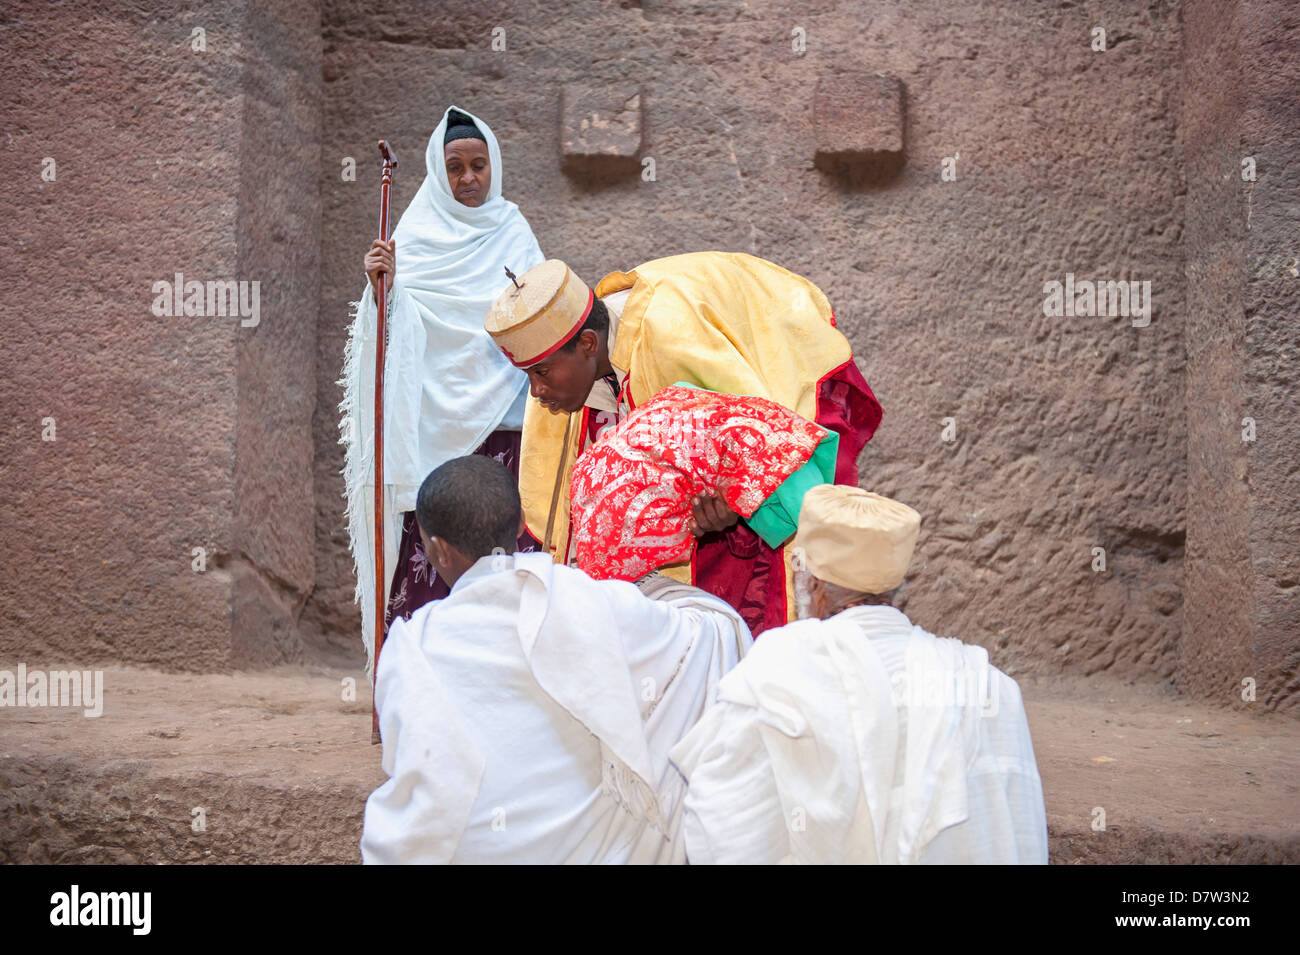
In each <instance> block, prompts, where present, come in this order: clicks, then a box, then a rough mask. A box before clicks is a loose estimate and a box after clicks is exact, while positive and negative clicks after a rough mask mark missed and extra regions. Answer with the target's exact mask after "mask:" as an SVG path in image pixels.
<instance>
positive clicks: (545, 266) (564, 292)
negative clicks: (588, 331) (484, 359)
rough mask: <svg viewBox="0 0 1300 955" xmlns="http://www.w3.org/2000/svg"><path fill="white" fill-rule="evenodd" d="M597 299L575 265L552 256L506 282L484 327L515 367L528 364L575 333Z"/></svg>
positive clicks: (538, 359)
mask: <svg viewBox="0 0 1300 955" xmlns="http://www.w3.org/2000/svg"><path fill="white" fill-rule="evenodd" d="M515 282H518V285H516V284H515ZM594 300H595V299H594V296H593V295H592V291H591V289H590V288H588V287H587V283H585V282H584V281H582V279H580V278H578V276H577V274H576V273H575V272H574V271H573V269H571V268H569V267H568V266H567V265H565V264H564V263H563V262H561V261H560V260H559V259H547V260H546V261H545V262H542V263H541V264H540V265H534V266H533V267H532V268H531V269H529V270H528V271H527V272H525V273H524V274H523V275H520V276H517V277H516V279H515V281H512V282H510V283H509V284H508V285H507V286H506V287H505V291H503V292H502V293H501V294H500V295H498V296H497V300H496V301H495V302H493V303H492V307H491V308H490V309H488V313H487V317H486V318H485V319H484V320H483V327H484V328H485V329H487V333H488V334H489V335H491V336H492V340H493V341H495V342H496V343H497V346H498V347H499V348H500V349H501V350H502V351H503V352H505V355H506V357H507V358H509V359H510V360H511V361H512V362H514V364H515V366H516V367H518V368H527V367H528V366H529V365H535V364H537V363H538V362H539V361H542V360H543V359H544V358H547V357H549V356H550V355H551V354H552V353H553V352H554V351H555V350H556V349H558V348H559V347H560V346H561V345H563V344H564V343H565V342H567V341H568V340H569V339H570V338H572V337H573V335H574V333H575V332H577V330H578V329H580V328H581V327H582V323H583V322H585V321H586V320H587V315H588V314H590V312H591V305H592V302H593V301H594Z"/></svg>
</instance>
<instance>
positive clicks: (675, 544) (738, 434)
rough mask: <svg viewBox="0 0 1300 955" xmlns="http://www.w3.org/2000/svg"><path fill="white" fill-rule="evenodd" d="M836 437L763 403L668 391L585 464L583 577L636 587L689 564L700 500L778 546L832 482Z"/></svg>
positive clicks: (578, 468)
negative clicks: (714, 498) (811, 492)
mask: <svg viewBox="0 0 1300 955" xmlns="http://www.w3.org/2000/svg"><path fill="white" fill-rule="evenodd" d="M838 449H839V435H838V434H836V433H835V432H834V431H830V430H827V429H825V428H822V427H820V426H819V425H816V424H814V423H812V422H811V421H808V420H807V419H805V418H802V417H800V416H799V415H797V414H795V413H794V412H793V411H790V410H789V409H788V408H784V407H782V406H781V405H779V404H777V403H776V402H774V401H770V400H768V399H766V398H757V397H751V396H744V395H724V394H715V393H713V392H710V391H706V390H704V389H700V388H696V387H694V386H691V385H689V384H686V383H678V384H677V385H673V386H672V387H669V388H665V389H664V390H663V391H660V392H659V393H658V394H656V395H655V396H654V397H653V398H651V399H650V400H649V401H647V402H646V403H645V404H643V405H641V406H640V407H638V408H637V409H636V410H635V411H633V412H632V413H631V414H629V415H628V416H627V417H626V418H624V419H623V421H622V422H621V423H620V424H619V425H618V427H616V428H613V429H610V430H608V431H606V432H605V433H604V435H602V436H601V438H600V439H599V440H598V441H597V442H596V443H595V444H594V445H593V446H592V447H590V448H588V449H587V450H586V451H584V452H583V454H582V456H581V457H579V458H578V461H577V463H576V464H575V465H574V470H573V484H572V490H571V504H572V509H573V525H574V537H575V542H576V548H577V560H578V566H579V567H580V568H581V569H582V570H584V571H586V573H587V574H589V575H590V576H591V577H594V578H596V579H598V580H599V579H617V580H636V579H637V578H639V577H642V576H643V575H645V574H647V573H649V572H651V571H653V570H657V569H658V568H660V567H663V566H666V565H669V564H675V563H679V562H681V561H689V560H690V559H691V558H692V556H693V555H694V553H695V547H696V541H695V537H694V536H693V535H692V534H691V532H690V530H689V520H690V517H691V501H692V499H693V498H694V497H696V496H697V495H701V494H706V493H708V492H711V491H716V492H718V494H719V495H720V496H721V498H722V499H723V500H724V501H725V502H726V504H727V506H728V507H730V508H731V509H732V510H733V511H735V512H736V513H737V514H739V515H740V516H741V517H743V518H745V520H746V523H748V525H749V526H750V528H751V529H752V530H754V531H755V532H756V533H757V534H758V535H759V537H761V538H762V539H763V541H764V542H765V543H766V544H767V545H768V546H769V547H774V548H775V547H780V546H781V545H782V544H783V543H785V541H786V540H787V539H789V537H790V536H791V535H792V534H793V533H794V531H795V526H796V523H797V521H798V517H799V506H800V504H801V503H802V501H803V495H804V493H805V492H806V491H807V490H808V489H809V488H811V487H815V486H817V485H818V484H828V483H833V482H834V480H835V462H836V456H837V452H838Z"/></svg>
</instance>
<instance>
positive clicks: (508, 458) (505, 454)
mask: <svg viewBox="0 0 1300 955" xmlns="http://www.w3.org/2000/svg"><path fill="white" fill-rule="evenodd" d="M522 437H523V435H522V433H521V432H519V431H493V432H492V433H491V434H489V435H488V436H487V440H486V441H484V442H483V443H482V444H480V445H479V446H478V448H477V449H475V451H474V453H475V454H481V455H483V456H484V457H488V458H493V459H494V460H497V461H500V462H501V463H502V464H504V465H505V466H506V467H507V468H509V469H510V473H511V474H513V475H514V476H515V480H516V481H517V480H519V442H520V440H521V439H522ZM518 549H519V550H521V551H534V550H540V549H541V545H540V544H539V543H538V542H537V540H536V538H534V537H533V535H532V534H530V533H528V531H524V532H523V534H521V535H520V537H519V543H518ZM450 592H451V588H450V587H448V586H447V584H446V583H445V582H444V581H443V580H442V578H441V577H439V576H438V574H437V573H436V572H435V571H434V569H433V566H432V565H431V564H430V563H429V561H428V560H427V559H426V558H425V556H424V545H423V544H422V543H421V542H420V529H419V527H418V526H417V525H416V523H415V512H414V511H405V512H403V514H402V542H401V544H400V545H399V546H398V548H397V566H396V567H395V568H394V569H393V585H392V588H391V589H390V590H389V592H388V593H389V597H388V608H387V610H386V612H385V614H384V631H385V632H387V631H388V627H389V625H390V624H391V623H392V621H393V620H394V619H396V618H397V617H401V618H402V619H403V620H409V619H411V614H413V613H415V611H417V610H419V609H420V608H421V607H423V606H424V605H425V604H427V603H428V602H429V601H430V600H441V599H442V598H443V597H445V596H447V594H448V593H450Z"/></svg>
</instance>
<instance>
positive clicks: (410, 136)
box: [0, 0, 1300, 713]
mask: <svg viewBox="0 0 1300 955" xmlns="http://www.w3.org/2000/svg"><path fill="white" fill-rule="evenodd" d="M1298 18H1300V13H1297V11H1296V8H1295V6H1294V4H1289V3H1287V2H1285V0H1229V2H1225V3H1219V2H1215V0H1187V2H1186V3H1182V4H1179V3H1175V2H1166V0H1146V2H1140V3H1121V2H1118V0H1100V2H1097V3H1093V4H1089V5H1082V4H1078V3H1076V2H1073V0H1060V2H1056V3H1040V2H1031V0H1001V2H994V0H965V2H962V3H951V2H948V0H918V2H915V3H910V4H907V5H905V6H902V7H900V6H899V5H897V4H894V3H887V2H883V0H847V2H840V0H809V2H806V3H801V4H797V5H792V4H790V3H788V2H785V0H744V2H742V0H684V2H676V0H674V2H671V3H670V2H668V0H639V2H638V0H622V2H620V3H610V2H606V0H576V2H561V0H540V2H536V3H522V2H517V0H486V2H483V3H478V4H473V5H465V4H463V3H459V2H456V3H453V2H451V0H435V2H417V0H394V2H392V3H384V4H381V5H375V4H373V3H370V2H368V0H325V2H323V3H321V4H315V3H310V2H307V0H295V2H292V3H285V4H274V5H266V4H255V3H248V2H236V3H232V4H222V5H207V6H202V7H200V8H199V9H197V10H192V9H181V8H178V7H176V6H174V5H171V4H166V3H161V2H157V3H152V2H150V3H138V4H132V5H127V6H125V7H105V6H103V5H99V4H89V3H82V2H69V3H66V4H60V5H49V4H43V3H35V2H31V0H18V2H14V3H10V4H7V5H6V7H5V9H4V11H3V12H2V13H0V52H2V53H3V55H4V62H5V64H6V71H5V74H4V78H3V79H0V113H2V114H3V116H4V117H5V122H4V126H3V129H0V132H3V134H4V139H3V141H0V171H3V173H4V176H3V179H2V181H0V215H2V216H3V218H4V220H5V222H6V223H7V225H8V228H6V229H5V230H3V232H2V233H0V253H2V254H4V256H5V260H6V262H7V263H8V268H7V269H6V271H5V273H4V275H3V278H0V291H3V293H4V296H5V301H6V302H8V303H9V307H10V312H11V319H12V320H11V321H10V322H9V323H8V325H7V328H8V329H9V341H8V344H7V347H6V348H5V349H4V351H3V353H0V408H3V410H4V413H5V422H6V424H5V427H6V430H5V432H4V440H3V444H2V445H0V450H2V451H3V454H0V486H3V488H4V489H5V491H6V506H5V508H3V509H0V534H2V535H3V539H4V541H5V544H6V546H5V548H4V551H3V553H2V555H0V665H6V664H8V665H12V664H13V663H14V662H15V661H17V660H21V659H24V658H25V659H29V660H30V659H32V658H34V656H35V655H37V654H53V655H55V656H57V657H60V658H61V661H60V662H66V663H75V664H77V665H82V666H84V665H89V664H93V663H98V662H105V661H127V662H134V663H142V664H149V665H156V666H165V667H172V668H186V669H193V670H219V669H222V668H226V667H231V666H248V665H263V664H269V663H275V662H278V661H286V660H297V659H302V660H309V661H315V662H318V663H320V662H331V663H339V664H351V663H354V662H355V661H356V660H358V659H359V658H360V656H361V650H360V640H359V626H360V625H359V615H358V613H357V609H356V607H355V606H354V604H353V603H352V597H353V588H354V581H353V577H352V567H351V558H350V555H349V554H348V550H347V534H346V529H345V525H344V522H343V501H342V486H341V479H340V477H339V473H338V472H339V470H340V468H341V466H342V453H341V448H340V447H339V446H338V444H337V440H338V431H337V420H338V412H337V404H338V400H339V397H340V394H339V389H338V386H337V385H336V383H335V382H336V380H337V378H338V376H339V372H340V368H341V363H342V354H343V344H344V336H345V333H346V328H347V323H348V302H350V301H352V300H354V299H355V298H356V297H357V295H358V293H359V292H360V291H361V289H362V288H363V286H364V278H363V276H362V273H361V264H360V261H361V257H362V254H363V253H364V250H365V248H366V247H367V246H368V244H369V242H370V239H371V237H372V236H373V233H374V230H375V218H376V215H375V206H376V196H377V191H378V190H377V188H376V187H377V184H378V183H377V180H378V163H377V160H376V156H375V148H374V143H375V140H376V139H377V138H379V137H380V136H385V137H387V138H389V139H390V140H391V141H392V142H393V143H394V145H395V147H396V148H397V150H398V152H399V155H400V156H401V157H402V159H403V165H402V166H401V167H400V168H399V170H398V175H397V180H396V185H395V190H394V214H395V216H398V215H400V213H401V211H402V210H403V209H404V208H405V206H406V204H407V203H408V202H409V201H410V199H411V197H412V196H413V195H414V193H415V190H416V188H417V187H418V186H419V183H420V181H421V179H422V177H423V168H422V161H421V160H422V157H423V153H424V149H425V145H426V143H427V139H428V136H429V134H430V132H431V131H432V129H433V126H434V125H435V123H436V121H437V118H438V116H439V115H440V114H441V112H442V110H443V109H444V108H445V107H446V106H447V105H448V104H449V103H452V102H456V103H459V104H460V105H462V106H465V107H467V108H470V109H472V110H474V111H475V112H477V113H479V114H480V115H482V116H484V117H485V118H486V119H487V120H488V121H489V122H491V123H492V125H493V127H494V129H495V130H496V132H497V133H498V136H499V138H500V139H501V143H502V148H503V153H504V166H505V168H504V170H503V171H502V172H503V177H504V178H503V182H504V186H505V194H506V196H507V197H508V198H510V199H512V200H514V201H516V202H518V203H519V204H520V206H521V208H522V209H523V211H524V213H525V215H527V216H528V217H529V220H530V221H531V222H532V224H533V226H534V229H535V231H536V232H537V234H538V237H539V240H540V242H541V245H542V248H543V250H544V251H545V252H546V253H547V254H548V255H551V256H557V257H561V258H564V259H566V260H568V261H569V262H570V263H571V264H572V265H573V266H574V267H575V268H576V269H577V270H578V272H579V273H580V274H581V275H583V276H584V277H585V278H587V279H588V280H589V281H595V280H596V279H598V278H599V277H600V276H601V275H603V274H604V273H605V272H607V271H609V270H612V269H626V268H628V267H631V266H635V265H636V264H638V263H640V262H643V261H645V260H648V259H651V258H655V257H658V256H663V255H667V254H671V253H676V252H681V251H688V250H694V249H713V248H720V249H730V250H739V251H746V252H752V253H755V254H758V255H761V256H764V257H767V258H770V259H772V260H774V261H777V262H779V263H781V264H782V265H785V266H787V267H789V268H791V269H793V270H795V271H797V272H800V273H802V274H804V275H807V276H808V277H809V278H811V279H812V280H813V281H815V282H817V283H818V284H819V285H820V286H821V287H822V288H823V289H825V291H826V292H827V294H828V295H829V297H830V300H831V302H832V304H833V305H834V306H835V308H836V312H837V314H838V316H839V319H840V324H841V328H843V329H844V331H845V333H846V334H847V335H848V336H849V338H850V339H851V340H852V342H853V345H854V348H855V352H856V355H857V360H858V363H859V365H860V367H861V368H862V370H863V372H864V373H865V375H866V378H867V380H868V381H869V382H870V383H871V385H872V387H873V388H874V389H875V390H876V392H877V394H878V396H879V397H880V399H881V401H882V403H883V405H884V408H885V419H884V423H883V426H882V428H881V430H880V431H879V433H878V435H877V436H876V438H875V439H874V440H873V441H872V442H871V444H870V445H868V447H867V449H866V450H865V451H864V453H863V456H862V459H861V470H862V483H863V484H864V486H866V487H868V488H871V489H873V490H876V491H880V492H883V493H886V494H889V495H892V496H895V497H898V498H900V499H901V500H903V501H906V502H907V503H909V504H911V505H913V506H915V507H917V508H918V509H919V510H920V511H921V512H922V514H923V515H924V519H925V521H924V524H923V527H922V535H921V539H920V544H919V548H918V552H917V556H916V559H915V562H914V565H913V568H912V574H911V583H910V585H909V588H908V593H907V596H906V600H907V609H908V610H909V612H911V613H912V614H913V615H914V616H915V618H916V619H917V621H918V622H920V623H922V624H924V625H926V626H927V627H929V628H930V629H932V630H934V631H937V632H940V633H944V634H949V635H954V636H960V637H962V638H964V639H966V640H970V641H977V642H979V643H982V644H984V645H985V646H987V647H989V648H990V649H991V650H993V651H994V652H995V653H996V654H997V655H998V658H999V660H1000V662H1001V663H1002V665H1003V666H1004V667H1005V668H1006V669H1008V670H1009V671H1011V672H1012V673H1014V674H1016V675H1027V674H1053V673H1068V674H1075V675H1098V674H1110V675H1112V676H1114V677H1116V678H1118V679H1121V680H1132V681H1142V682H1150V683H1153V684H1158V685H1170V684H1174V685H1177V686H1178V687H1179V688H1181V689H1183V690H1185V691H1186V692H1188V693H1191V694H1194V695H1196V696H1200V697H1203V698H1205V699H1209V700H1214V701H1218V702H1221V703H1234V704H1235V705H1237V706H1240V707H1256V706H1264V707H1270V708H1279V709H1284V710H1290V711H1292V712H1295V713H1300V705H1298V704H1300V645H1298V644H1297V639H1298V637H1300V584H1298V581H1300V576H1298V575H1300V568H1298V567H1297V561H1298V558H1297V545H1296V541H1297V540H1298V539H1300V508H1297V507H1296V502H1297V499H1300V465H1298V464H1297V460H1296V455H1297V454H1300V451H1297V449H1298V448H1300V409H1297V407H1296V397H1295V396H1296V391H1297V389H1296V388H1295V381H1296V371H1295V363H1296V358H1297V355H1298V354H1300V339H1298V338H1297V336H1298V335H1300V325H1297V324H1296V322H1295V315H1296V314H1297V309H1298V307H1300V301H1297V299H1298V297H1300V282H1298V281H1297V278H1298V277H1300V266H1297V264H1296V262H1297V260H1296V251H1295V249H1294V221H1295V208H1296V205H1297V201H1298V197H1297V190H1298V189H1300V176H1298V175H1297V169H1296V163H1297V162H1300V160H1297V158H1296V157H1297V155H1300V152H1298V151H1297V149H1296V145H1297V142H1296V140H1297V133H1296V130H1297V128H1300V124H1298V123H1297V122H1296V112H1297V108H1298V107H1297V105H1296V104H1297V103H1300V95H1297V90H1296V83H1297V79H1296V77H1297V76H1300V69H1297V66H1296V58H1297V49H1300V44H1297V42H1296V36H1297V33H1300V19H1298ZM1097 28H1101V29H1104V30H1105V35H1106V44H1105V50H1104V51H1100V50H1096V49H1094V45H1095V40H1094V31H1095V30H1096V29H1097ZM195 30H202V31H204V32H203V35H204V37H205V43H206V49H204V50H202V51H198V50H195V49H194V48H193V47H194V40H193V38H194V31H195ZM494 47H495V48H494ZM854 76H886V77H890V78H891V81H896V82H897V84H898V88H899V90H900V91H901V94H900V97H899V107H900V113H899V117H898V129H899V133H900V135H901V143H902V149H901V151H897V152H889V151H888V150H886V151H885V154H886V155H889V156H893V157H894V159H893V160H891V162H889V163H887V164H885V165H884V166H879V165H877V166H874V167H873V166H872V165H871V164H861V163H855V164H852V165H850V166H843V165H839V164H829V165H828V164H826V163H821V162H818V160H817V152H818V134H819V129H818V124H817V123H816V119H815V117H816V101H817V90H818V89H819V88H822V89H833V88H834V86H833V84H835V83H836V82H837V80H838V79H840V78H846V77H854ZM846 82H847V81H846ZM579 88H582V89H590V90H595V91H605V93H606V94H608V95H609V96H610V97H612V99H611V103H612V104H613V106H614V107H619V103H622V104H624V105H626V104H627V102H628V99H627V96H629V95H630V94H629V93H626V91H638V93H637V98H636V104H635V105H636V110H635V111H634V112H628V110H626V109H623V108H622V107H619V108H618V109H615V115H616V117H617V124H616V125H617V136H616V137H615V138H616V140H617V141H616V142H606V143H604V144H594V145H593V144H580V146H575V147H574V148H573V150H572V152H573V156H572V157H571V158H574V159H576V158H578V154H579V152H580V151H581V150H589V148H596V149H597V152H596V153H595V156H596V158H597V159H600V158H601V154H600V152H599V150H600V149H610V148H612V149H613V150H614V153H617V154H618V156H617V157H616V158H617V159H619V160H620V161H623V162H624V164H625V167H624V166H618V165H617V163H616V164H615V167H614V168H611V167H610V164H609V162H607V161H598V162H595V163H591V162H588V161H587V160H583V161H581V162H577V163H574V162H566V161H565V153H566V147H565V145H564V143H565V140H566V137H568V134H567V133H566V132H565V130H566V128H567V127H566V123H565V118H564V115H563V100H564V90H566V89H579ZM620 97H622V99H620ZM882 103H883V100H882V101H880V102H878V103H877V105H878V106H879V105H881V104H882ZM606 106H607V107H609V106H610V104H606ZM629 109H630V108H629ZM873 115H876V116H877V117H879V116H883V115H884V113H881V112H879V111H875V112H874V113H873ZM633 119H635V122H634V121H633ZM891 122H892V121H891ZM867 125H870V126H871V127H872V128H873V129H875V130H876V133H875V134H873V135H874V136H875V138H879V132H880V129H882V128H883V127H882V126H881V123H880V122H879V121H872V122H870V123H869V124H867ZM890 128H892V127H890ZM848 132H851V130H850V131H848ZM568 138H569V139H572V137H568ZM574 142H576V140H574ZM843 142H846V143H847V142H849V138H848V136H847V133H846V138H845V139H844V140H843ZM882 142H883V140H882ZM859 145H862V144H859ZM868 145H869V144H868ZM633 147H635V148H633ZM582 155H586V156H588V158H590V156H591V155H592V154H591V153H590V152H584V153H582ZM1247 155H1249V156H1251V157H1253V158H1254V160H1255V161H1256V165H1257V178H1256V179H1255V181H1252V182H1246V181H1243V180H1242V179H1241V176H1240V172H1241V162H1242V159H1243V157H1244V156H1247ZM47 158H48V159H50V160H52V161H54V163H55V165H56V168H57V175H56V176H55V177H54V178H53V179H52V180H50V179H46V178H43V177H42V173H43V172H44V171H45V170H46V167H47V164H46V163H45V160H46V159H47ZM605 158H606V159H608V156H606V157H605ZM647 159H648V160H652V161H653V162H652V163H651V164H650V165H648V166H643V165H642V164H643V162H644V161H645V160H647ZM629 161H630V162H631V163H633V164H634V165H627V162H629ZM945 161H946V162H945ZM352 164H354V165H355V171H356V175H355V177H351V176H349V175H347V172H348V166H349V165H352ZM638 169H640V170H643V171H642V172H638V171H637V170H638ZM651 169H652V170H653V175H648V174H646V173H648V172H649V171H650V170H651ZM945 172H946V173H948V175H945ZM954 172H955V177H954V175H953V173H954ZM399 266H400V253H399ZM178 271H180V272H182V273H183V274H184V275H185V276H186V277H187V278H189V279H198V280H200V281H209V280H220V281H259V282H260V287H261V303H260V304H261V316H260V322H259V324H257V325H256V327H247V326H244V325H242V324H241V323H240V321H239V320H238V319H237V318H235V317H233V316H224V317H217V316H212V315H206V314H205V315H190V316H185V315H181V316H169V317H158V316H155V315H154V314H153V313H152V311H151V303H152V302H153V300H154V298H155V293H154V291H153V283H155V282H157V281H170V280H171V279H172V277H173V276H174V275H175V273H176V272H178ZM1067 275H1071V276H1074V277H1076V278H1078V279H1081V280H1102V281H1129V280H1132V281H1138V282H1141V281H1149V282H1150V283H1151V300H1152V301H1153V303H1154V304H1153V309H1152V314H1151V321H1150V324H1148V325H1145V326H1139V325H1135V324H1134V323H1133V321H1131V320H1130V318H1128V317H1125V316H1100V315H1098V316H1089V315H1081V316H1070V317H1064V316H1062V317H1052V316H1049V315H1048V314H1046V313H1045V311H1044V298H1045V296H1044V284H1045V283H1048V282H1052V281H1063V280H1064V279H1065V278H1066V276H1067ZM1247 417H1249V418H1251V419H1253V421H1254V422H1255V423H1256V428H1257V437H1256V440H1255V441H1254V442H1242V441H1241V440H1240V438H1239V435H1240V432H1241V429H1242V427H1243V425H1242V421H1243V419H1244V418H1247ZM46 434H48V435H50V436H51V437H53V438H54V440H42V437H43V435H46ZM196 548H201V549H202V556H203V560H204V563H205V569H204V571H203V572H202V573H199V572H196V571H195V570H193V569H192V567H193V566H194V564H195V561H196V559H197V558H196V555H195V549H196ZM1103 557H1104V569H1102V563H1101V560H1102V558H1103ZM1243 679H1249V680H1253V681H1255V684H1256V694H1257V703H1250V702H1247V701H1243V700H1241V699H1240V696H1241V691H1242V681H1243Z"/></svg>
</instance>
